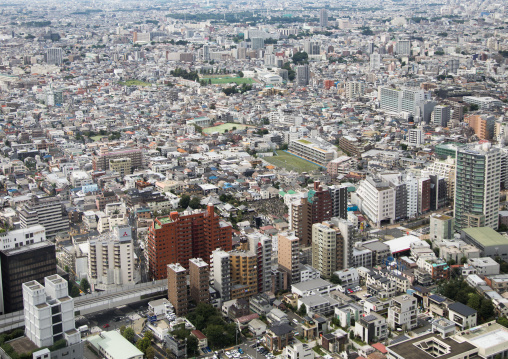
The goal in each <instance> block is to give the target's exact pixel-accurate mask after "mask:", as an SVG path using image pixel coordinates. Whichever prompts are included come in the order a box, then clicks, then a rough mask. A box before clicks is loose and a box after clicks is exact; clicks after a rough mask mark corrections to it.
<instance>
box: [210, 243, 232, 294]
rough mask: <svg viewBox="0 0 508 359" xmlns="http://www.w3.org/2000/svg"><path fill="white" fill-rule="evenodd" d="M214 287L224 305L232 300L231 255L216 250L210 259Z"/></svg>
mask: <svg viewBox="0 0 508 359" xmlns="http://www.w3.org/2000/svg"><path fill="white" fill-rule="evenodd" d="M210 268H211V278H212V280H213V287H214V288H215V290H216V291H217V292H219V294H220V297H221V301H222V303H224V302H227V301H228V300H231V258H230V257H229V253H227V252H226V251H223V250H222V249H216V250H214V251H213V252H212V255H211V257H210Z"/></svg>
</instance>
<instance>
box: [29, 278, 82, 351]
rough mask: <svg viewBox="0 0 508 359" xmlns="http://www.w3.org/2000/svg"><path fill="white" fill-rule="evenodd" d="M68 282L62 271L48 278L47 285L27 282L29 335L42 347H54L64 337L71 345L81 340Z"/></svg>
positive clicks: (45, 282) (45, 279)
mask: <svg viewBox="0 0 508 359" xmlns="http://www.w3.org/2000/svg"><path fill="white" fill-rule="evenodd" d="M41 281H42V280H41ZM67 285H68V284H67V281H66V280H65V279H63V278H62V277H60V276H59V275H58V274H54V275H52V276H47V277H45V278H44V286H42V285H41V284H40V283H39V281H36V280H32V281H29V282H25V283H23V307H24V309H25V334H26V336H27V337H28V339H30V340H31V341H32V342H33V343H34V344H35V345H37V346H38V347H48V346H51V345H53V344H54V343H55V342H57V341H58V340H60V339H65V340H66V341H67V345H73V344H76V343H80V342H81V335H80V332H79V331H77V330H76V326H75V323H74V299H73V298H71V297H70V296H69V293H68V288H67ZM73 357H75V356H73Z"/></svg>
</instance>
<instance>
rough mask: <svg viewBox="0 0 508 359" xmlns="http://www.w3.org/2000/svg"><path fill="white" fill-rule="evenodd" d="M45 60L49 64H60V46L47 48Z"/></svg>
mask: <svg viewBox="0 0 508 359" xmlns="http://www.w3.org/2000/svg"><path fill="white" fill-rule="evenodd" d="M46 62H47V63H48V64H50V65H61V64H62V62H63V50H62V49H60V48H51V49H47V50H46Z"/></svg>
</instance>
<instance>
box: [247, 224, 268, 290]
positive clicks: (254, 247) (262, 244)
mask: <svg viewBox="0 0 508 359" xmlns="http://www.w3.org/2000/svg"><path fill="white" fill-rule="evenodd" d="M247 239H248V241H249V251H250V252H251V253H253V254H255V255H256V256H257V266H256V270H257V277H258V278H257V282H258V292H259V293H264V292H269V291H270V290H271V288H272V253H273V247H272V239H271V238H270V237H268V236H265V235H262V234H260V233H251V234H248V235H247Z"/></svg>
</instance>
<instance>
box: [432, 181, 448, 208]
mask: <svg viewBox="0 0 508 359" xmlns="http://www.w3.org/2000/svg"><path fill="white" fill-rule="evenodd" d="M429 178H430V209H431V210H432V211H437V210H438V209H439V208H442V207H444V206H445V205H446V198H447V188H446V179H445V178H444V177H441V176H437V175H429Z"/></svg>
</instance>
